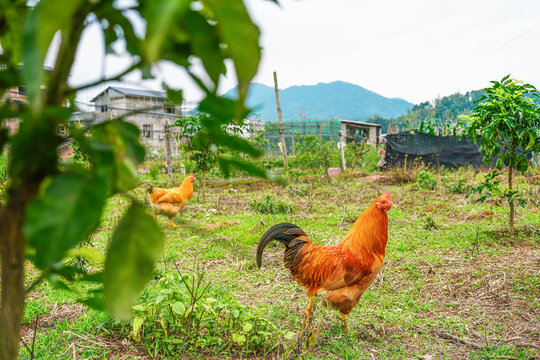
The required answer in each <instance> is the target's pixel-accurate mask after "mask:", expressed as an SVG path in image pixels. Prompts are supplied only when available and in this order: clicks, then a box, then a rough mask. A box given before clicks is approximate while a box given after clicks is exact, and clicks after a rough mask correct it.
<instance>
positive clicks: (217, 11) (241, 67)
mask: <svg viewBox="0 0 540 360" xmlns="http://www.w3.org/2000/svg"><path fill="white" fill-rule="evenodd" d="M203 4H204V5H207V6H208V7H209V8H210V10H211V11H212V13H213V15H214V17H215V20H216V21H217V28H218V32H219V35H220V37H221V40H222V42H223V43H225V44H226V45H227V49H226V52H227V55H228V56H229V57H230V58H231V59H232V60H233V62H234V67H235V70H236V76H237V78H238V95H239V98H240V100H241V102H243V99H245V98H246V96H247V91H248V87H249V83H250V81H251V79H252V78H253V76H255V74H256V73H257V68H258V66H259V61H260V59H261V48H260V46H259V35H260V31H259V28H258V27H257V26H256V25H255V24H254V23H253V22H252V21H251V19H250V17H249V14H248V12H247V10H246V8H245V6H244V2H243V1H242V0H229V1H222V0H203Z"/></svg>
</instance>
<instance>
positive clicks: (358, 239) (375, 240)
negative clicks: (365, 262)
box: [340, 202, 388, 258]
mask: <svg viewBox="0 0 540 360" xmlns="http://www.w3.org/2000/svg"><path fill="white" fill-rule="evenodd" d="M387 240H388V215H387V214H386V212H385V211H382V210H380V209H378V208H377V206H376V204H375V202H374V203H373V204H371V205H370V206H369V207H368V208H367V209H366V210H365V211H364V212H363V213H362V214H361V215H360V216H359V217H358V219H357V220H356V222H355V223H354V225H353V227H352V228H351V229H350V230H349V232H347V234H346V235H345V237H344V238H343V240H341V242H340V244H342V245H343V249H344V250H348V251H350V252H352V253H353V254H355V255H356V256H358V257H359V258H366V257H372V256H373V255H378V256H381V257H384V251H385V248H386V242H387Z"/></svg>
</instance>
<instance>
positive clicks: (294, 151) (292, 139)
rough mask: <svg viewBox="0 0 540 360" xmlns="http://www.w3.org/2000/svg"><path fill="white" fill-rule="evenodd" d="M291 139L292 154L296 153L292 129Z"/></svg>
mask: <svg viewBox="0 0 540 360" xmlns="http://www.w3.org/2000/svg"><path fill="white" fill-rule="evenodd" d="M291 141H292V154H293V156H294V155H295V154H296V141H295V139H294V131H293V130H291Z"/></svg>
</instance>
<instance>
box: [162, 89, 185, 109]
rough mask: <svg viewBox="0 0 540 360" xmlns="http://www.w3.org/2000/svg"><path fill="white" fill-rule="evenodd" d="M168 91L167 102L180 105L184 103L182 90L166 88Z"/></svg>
mask: <svg viewBox="0 0 540 360" xmlns="http://www.w3.org/2000/svg"><path fill="white" fill-rule="evenodd" d="M166 89H167V100H168V101H169V102H171V103H172V104H177V105H180V104H182V102H183V101H184V97H183V95H182V90H175V89H171V88H169V87H166Z"/></svg>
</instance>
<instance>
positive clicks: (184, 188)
mask: <svg viewBox="0 0 540 360" xmlns="http://www.w3.org/2000/svg"><path fill="white" fill-rule="evenodd" d="M194 183H195V175H193V173H189V176H188V177H186V178H185V179H184V181H182V184H180V186H178V187H175V188H172V189H161V188H155V187H153V186H152V185H150V184H148V185H149V186H150V187H149V188H148V190H147V192H148V199H149V200H150V204H151V205H152V210H153V211H154V219H157V216H158V215H164V216H167V217H168V218H169V222H170V223H171V226H172V227H175V226H176V225H175V224H174V223H173V221H172V218H173V217H175V216H176V214H178V212H179V211H180V210H182V209H183V208H184V206H186V204H187V202H188V201H189V200H190V199H191V197H192V196H193V184H194Z"/></svg>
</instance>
